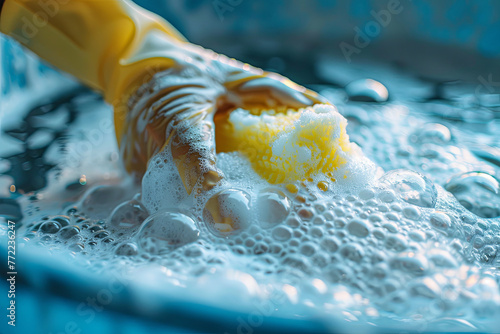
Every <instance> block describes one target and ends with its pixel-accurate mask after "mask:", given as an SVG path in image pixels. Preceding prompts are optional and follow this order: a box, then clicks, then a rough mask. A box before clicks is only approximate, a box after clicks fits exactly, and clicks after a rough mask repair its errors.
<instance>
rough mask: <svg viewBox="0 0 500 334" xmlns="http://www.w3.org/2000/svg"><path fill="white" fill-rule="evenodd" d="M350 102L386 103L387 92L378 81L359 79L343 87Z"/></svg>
mask: <svg viewBox="0 0 500 334" xmlns="http://www.w3.org/2000/svg"><path fill="white" fill-rule="evenodd" d="M345 91H346V93H347V95H348V96H349V100H351V101H361V102H386V101H387V100H388V99H389V91H388V90H387V88H386V87H385V86H384V85H383V84H381V83H380V82H378V81H375V80H373V79H359V80H355V81H352V82H351V83H349V84H348V85H347V86H346V87H345Z"/></svg>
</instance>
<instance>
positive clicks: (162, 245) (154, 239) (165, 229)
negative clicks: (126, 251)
mask: <svg viewBox="0 0 500 334" xmlns="http://www.w3.org/2000/svg"><path fill="white" fill-rule="evenodd" d="M199 234H200V231H199V230H198V229H197V227H196V224H195V222H194V220H193V219H192V218H190V217H188V216H186V215H184V214H182V213H178V212H160V213H157V214H155V215H153V216H151V217H149V218H148V219H146V221H145V222H144V223H143V224H142V226H141V228H140V230H139V232H138V233H137V243H138V244H139V246H140V247H141V248H142V249H143V250H145V251H147V252H149V253H152V254H157V253H165V252H169V251H171V250H173V249H175V248H177V247H180V246H183V245H186V244H189V243H191V242H194V241H196V240H197V239H198V236H199Z"/></svg>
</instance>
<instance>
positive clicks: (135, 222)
mask: <svg viewBox="0 0 500 334" xmlns="http://www.w3.org/2000/svg"><path fill="white" fill-rule="evenodd" d="M148 215H149V214H148V211H147V209H146V208H145V207H144V205H142V203H141V202H139V201H137V200H135V199H134V200H131V201H127V202H124V203H122V204H120V205H118V206H117V207H116V208H115V209H114V210H113V212H112V213H111V217H110V218H109V223H110V225H111V226H113V227H116V228H124V229H128V228H133V227H136V226H140V225H141V223H142V222H143V221H144V220H145V219H146V218H147V217H148Z"/></svg>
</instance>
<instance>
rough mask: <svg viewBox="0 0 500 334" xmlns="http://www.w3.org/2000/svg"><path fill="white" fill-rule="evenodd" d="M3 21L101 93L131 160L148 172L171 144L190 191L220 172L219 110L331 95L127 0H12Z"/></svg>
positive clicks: (290, 104)
mask: <svg viewBox="0 0 500 334" xmlns="http://www.w3.org/2000/svg"><path fill="white" fill-rule="evenodd" d="M0 30H1V31H2V32H4V33H6V34H9V35H11V36H13V37H15V38H16V39H18V40H19V41H20V42H21V43H23V44H24V45H25V46H27V47H28V48H30V49H31V50H33V51H34V52H35V53H37V54H38V55H39V56H41V57H42V58H44V59H46V60H47V61H49V62H51V63H52V64H53V65H55V66H57V67H59V68H60V69H62V70H64V71H67V72H69V73H71V74H73V75H74V76H76V77H77V78H78V79H80V80H81V81H83V82H84V83H86V84H87V85H89V86H91V87H93V88H95V89H98V90H100V91H101V92H102V93H103V94H104V97H105V99H106V101H107V102H109V103H111V104H112V105H113V106H114V109H115V129H116V136H117V140H118V143H119V145H120V150H121V153H122V157H123V161H124V163H125V166H126V168H127V170H129V171H135V172H138V173H140V174H142V173H144V172H145V170H146V168H147V163H148V160H149V159H150V158H151V157H152V156H154V155H155V154H156V153H158V152H159V151H161V150H164V149H167V148H168V146H167V145H170V149H171V153H172V157H173V158H174V161H175V162H176V165H177V168H178V171H179V174H180V176H181V178H182V181H183V183H184V186H185V188H186V191H187V192H188V193H191V192H192V190H193V189H194V188H195V186H196V185H197V184H200V185H201V187H199V188H198V189H199V191H203V190H208V189H211V188H212V187H214V186H215V185H216V184H217V183H218V182H219V181H220V180H221V179H222V177H223V176H222V174H221V172H220V171H219V170H218V169H217V167H216V165H215V159H216V157H215V139H214V138H215V137H214V122H213V118H214V115H215V114H216V113H219V114H220V113H226V112H230V111H232V110H234V109H235V108H244V109H247V110H252V111H253V112H254V113H258V112H260V111H261V110H264V109H274V110H277V111H280V110H283V111H285V110H287V109H289V108H294V109H297V108H301V107H305V106H310V105H313V104H316V103H325V101H324V100H323V99H322V98H320V97H319V96H318V95H317V94H316V93H314V92H312V91H309V90H307V89H305V88H304V87H301V86H299V85H297V84H295V83H293V82H291V81H290V80H288V79H286V78H284V77H282V76H280V75H277V74H274V73H268V72H264V71H262V70H260V69H257V68H254V67H252V66H250V65H248V64H243V63H241V62H238V61H236V60H234V59H230V58H228V57H226V56H223V55H219V54H216V53H214V52H212V51H209V50H206V49H203V48H201V47H199V46H195V45H193V44H190V43H188V42H186V41H185V39H184V38H183V37H182V36H181V35H180V34H179V33H178V32H177V31H176V30H175V29H174V28H173V27H172V26H170V25H169V24H168V23H167V22H166V21H164V20H163V19H161V18H160V17H158V16H156V15H154V14H152V13H150V12H148V11H146V10H144V9H142V8H140V7H138V6H137V5H135V4H134V3H132V2H131V1H128V0H107V1H85V0H70V1H68V0H51V1H38V0H6V1H5V4H4V6H3V9H2V13H1V19H0Z"/></svg>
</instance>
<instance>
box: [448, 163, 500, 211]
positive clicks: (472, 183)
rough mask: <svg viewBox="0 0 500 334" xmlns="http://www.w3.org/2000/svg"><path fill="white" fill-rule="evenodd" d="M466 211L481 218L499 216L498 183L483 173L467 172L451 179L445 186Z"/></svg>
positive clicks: (499, 186) (499, 189)
mask: <svg viewBox="0 0 500 334" xmlns="http://www.w3.org/2000/svg"><path fill="white" fill-rule="evenodd" d="M445 189H446V190H448V191H449V192H450V193H452V194H453V195H454V196H455V197H456V199H457V200H458V201H459V202H460V204H462V205H463V206H464V207H465V208H466V209H467V210H469V211H470V212H472V213H474V214H476V215H478V216H479V217H483V218H495V217H499V216H500V183H499V181H498V179H496V178H495V177H494V176H492V175H490V174H488V173H484V172H467V173H463V174H460V175H456V176H454V177H452V178H451V179H450V180H449V181H448V182H447V183H446V185H445Z"/></svg>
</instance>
